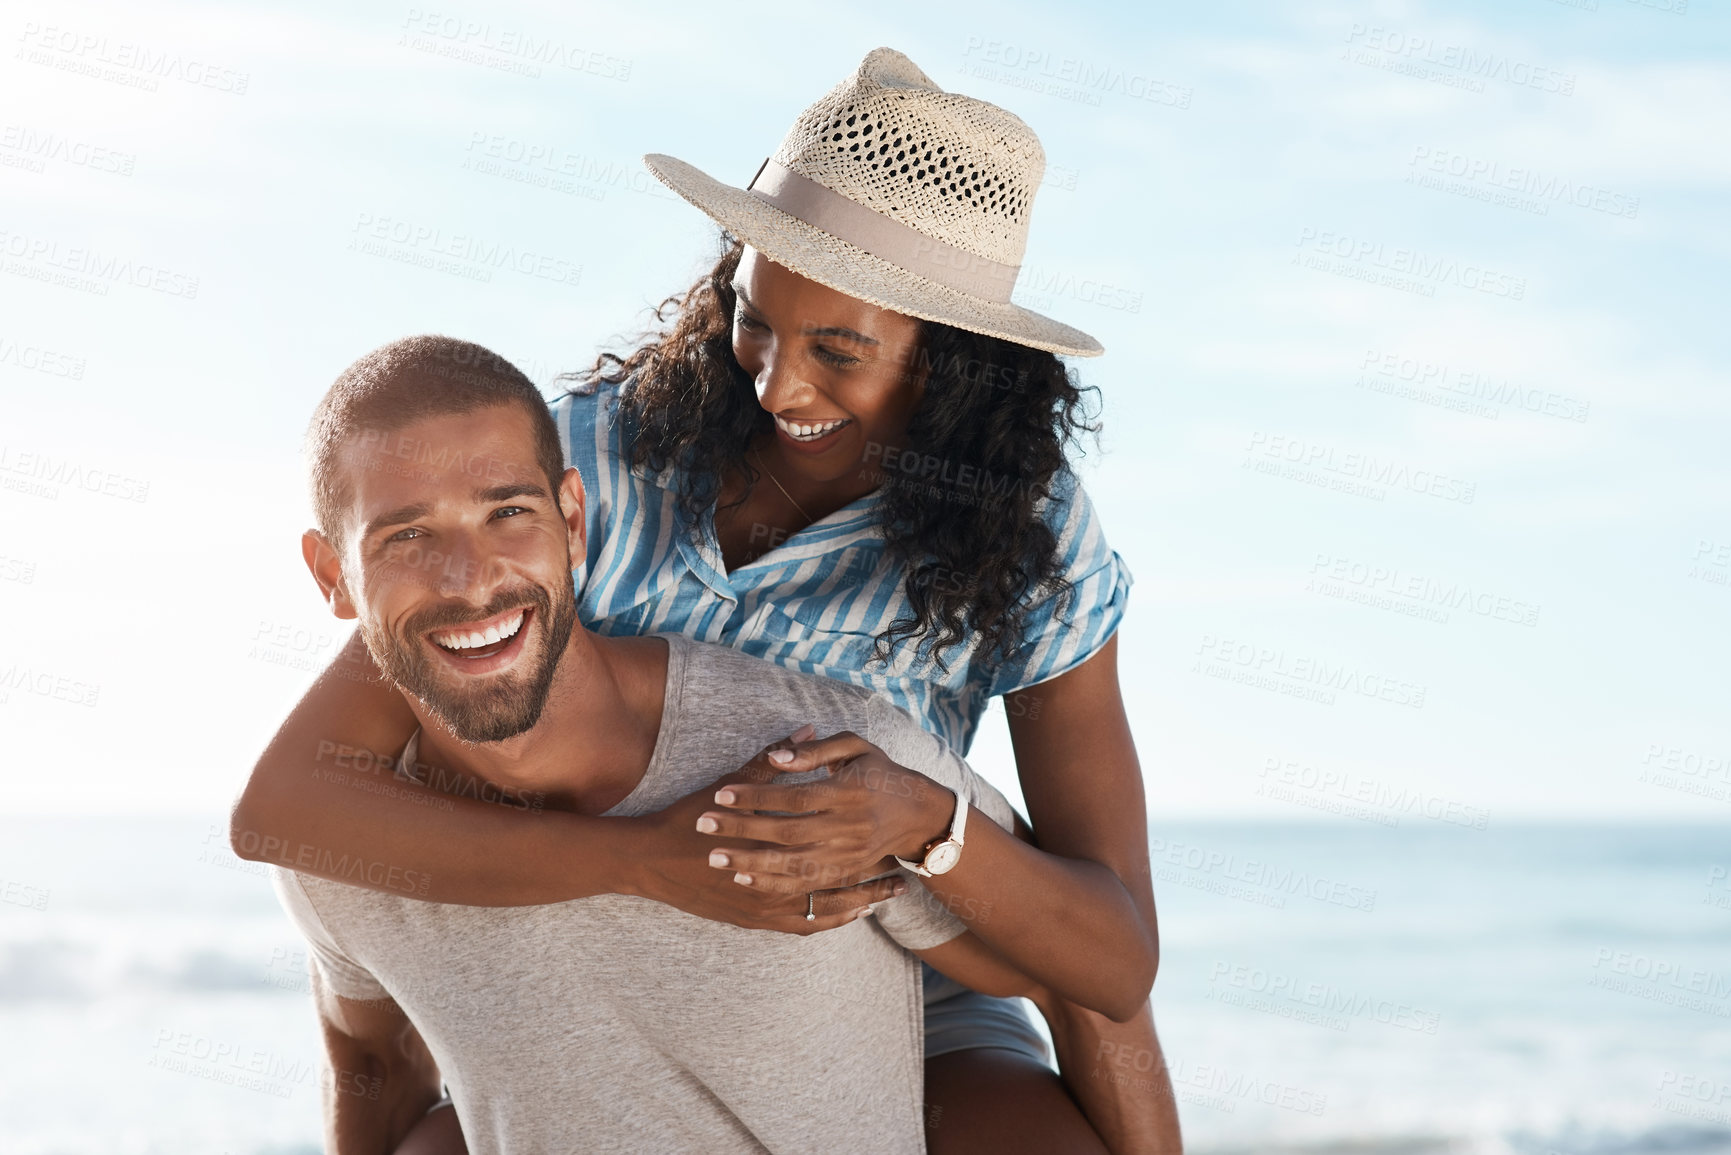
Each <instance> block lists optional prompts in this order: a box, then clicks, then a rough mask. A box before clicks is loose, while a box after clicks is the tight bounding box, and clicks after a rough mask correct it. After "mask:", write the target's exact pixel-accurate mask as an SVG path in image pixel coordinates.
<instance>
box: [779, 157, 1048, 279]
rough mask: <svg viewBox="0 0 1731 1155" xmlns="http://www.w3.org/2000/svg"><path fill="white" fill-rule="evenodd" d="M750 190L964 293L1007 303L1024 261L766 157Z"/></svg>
mask: <svg viewBox="0 0 1731 1155" xmlns="http://www.w3.org/2000/svg"><path fill="white" fill-rule="evenodd" d="M746 191H748V192H750V193H751V194H752V195H753V196H755V197H757V198H758V199H759V200H761V201H763V202H764V203H766V204H770V205H773V206H775V207H776V208H778V209H780V210H781V211H782V212H784V213H787V214H788V215H789V216H793V217H798V218H799V219H800V220H802V221H804V222H805V223H806V224H808V225H811V226H812V227H813V228H818V229H822V230H823V231H824V232H826V233H828V234H829V235H830V236H832V237H835V238H836V239H837V240H841V241H846V242H847V243H848V244H850V245H853V246H854V247H855V248H858V249H863V250H864V251H866V252H868V253H870V254H871V255H872V256H874V257H877V258H878V259H879V260H884V261H889V262H890V263H891V264H894V265H899V266H900V267H901V268H903V269H906V270H907V271H908V272H910V273H914V274H916V275H918V276H921V277H924V278H925V279H926V280H928V281H936V282H937V283H938V284H940V285H944V286H946V287H948V288H951V289H954V290H956V291H957V292H959V293H967V294H969V295H971V296H975V297H979V298H982V299H984V300H987V301H993V302H996V303H998V304H1007V303H1008V302H1009V300H1010V293H1011V291H1012V290H1013V289H1014V288H1015V287H1016V274H1017V273H1019V272H1020V271H1021V266H1019V265H1006V264H1003V263H1002V262H1000V261H994V260H990V259H988V258H986V257H981V256H976V255H975V254H973V253H970V252H968V251H967V250H966V249H959V248H957V247H956V246H955V245H951V244H946V243H945V242H943V241H940V240H937V239H936V238H933V237H928V236H927V235H926V234H924V233H922V232H920V231H919V230H918V229H915V228H912V227H910V226H908V225H904V224H902V223H901V222H900V221H898V220H893V219H891V218H890V217H886V216H884V215H883V214H882V213H878V212H873V211H872V210H871V209H868V208H867V207H865V206H864V205H862V204H860V203H859V202H858V201H853V200H849V199H848V198H847V197H845V196H843V195H842V194H841V193H838V192H836V191H835V190H834V189H830V188H827V187H825V186H824V185H821V184H819V183H818V182H816V181H814V180H811V179H809V178H808V177H803V176H801V175H800V174H799V173H797V172H794V171H793V170H792V169H790V168H787V167H786V166H784V165H780V164H777V163H776V162H775V161H774V160H773V159H770V160H765V161H764V162H763V167H762V168H760V169H758V170H757V176H755V177H753V178H752V181H751V184H750V185H748V186H747V188H746Z"/></svg>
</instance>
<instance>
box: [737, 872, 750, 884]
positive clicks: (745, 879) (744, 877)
mask: <svg viewBox="0 0 1731 1155" xmlns="http://www.w3.org/2000/svg"><path fill="white" fill-rule="evenodd" d="M733 881H735V882H737V883H739V885H741V886H750V885H751V875H749V874H736V875H734V876H733Z"/></svg>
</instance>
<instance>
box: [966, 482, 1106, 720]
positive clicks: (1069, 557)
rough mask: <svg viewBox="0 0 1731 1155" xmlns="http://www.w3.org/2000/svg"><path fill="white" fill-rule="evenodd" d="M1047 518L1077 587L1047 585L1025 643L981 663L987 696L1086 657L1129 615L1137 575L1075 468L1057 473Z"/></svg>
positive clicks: (1033, 610) (1032, 610) (1031, 614)
mask: <svg viewBox="0 0 1731 1155" xmlns="http://www.w3.org/2000/svg"><path fill="white" fill-rule="evenodd" d="M1045 518H1046V523H1047V524H1048V525H1050V526H1051V527H1052V532H1053V533H1055V534H1056V535H1057V537H1058V557H1059V559H1060V562H1061V563H1062V565H1063V571H1062V572H1063V576H1064V578H1065V580H1066V581H1068V582H1069V583H1070V586H1071V588H1070V589H1069V590H1068V591H1067V592H1064V593H1045V594H1043V595H1042V596H1041V597H1040V599H1039V600H1038V601H1036V602H1035V603H1034V604H1033V605H1032V606H1031V607H1030V609H1029V613H1028V617H1027V624H1026V626H1025V627H1024V637H1023V640H1022V643H1021V645H1020V646H1018V647H1017V648H1016V649H1015V650H1014V651H1013V652H1012V653H1011V654H1010V655H1009V657H1008V658H1006V659H1005V660H1004V661H1003V662H1002V663H1000V664H999V665H997V666H996V667H993V668H990V669H986V670H982V671H981V677H980V679H979V681H978V682H977V683H976V685H978V686H979V688H980V692H981V694H982V696H983V697H984V698H986V699H991V698H995V697H998V696H999V695H1001V694H1008V693H1012V692H1014V691H1016V690H1022V689H1026V688H1027V687H1029V686H1033V685H1038V684H1039V683H1041V682H1045V681H1049V680H1050V679H1052V678H1055V677H1057V676H1058V675H1059V674H1062V673H1064V672H1066V671H1068V670H1071V669H1073V668H1075V667H1076V666H1079V665H1081V664H1082V663H1083V662H1085V661H1087V660H1088V659H1089V658H1091V657H1093V656H1094V655H1095V654H1096V653H1097V652H1099V650H1100V647H1101V646H1104V645H1105V644H1106V643H1107V641H1109V640H1110V639H1111V637H1112V634H1113V632H1114V631H1116V630H1117V628H1118V623H1119V622H1120V621H1122V620H1123V617H1124V607H1125V604H1126V603H1127V602H1128V600H1129V597H1130V585H1131V583H1132V582H1133V581H1135V578H1134V577H1133V576H1132V575H1131V573H1130V567H1129V566H1128V565H1126V564H1125V562H1124V559H1123V558H1121V557H1119V556H1118V554H1117V553H1116V552H1114V551H1113V549H1112V547H1111V546H1109V545H1107V544H1106V535H1105V533H1104V531H1103V530H1102V529H1101V527H1100V519H1099V517H1098V516H1096V514H1095V513H1094V503H1093V502H1092V501H1090V500H1089V499H1088V493H1087V491H1086V490H1085V489H1083V488H1082V483H1081V481H1080V479H1078V478H1077V477H1076V474H1075V473H1074V472H1073V471H1071V470H1069V469H1065V470H1062V471H1060V472H1059V473H1058V475H1057V476H1056V477H1054V478H1053V480H1052V497H1051V500H1050V501H1048V502H1047V504H1046V507H1045Z"/></svg>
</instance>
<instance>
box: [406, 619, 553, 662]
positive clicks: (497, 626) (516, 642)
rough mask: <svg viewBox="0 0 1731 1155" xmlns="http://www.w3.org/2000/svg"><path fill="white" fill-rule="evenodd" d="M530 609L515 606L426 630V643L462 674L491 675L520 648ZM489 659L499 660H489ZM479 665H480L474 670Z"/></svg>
mask: <svg viewBox="0 0 1731 1155" xmlns="http://www.w3.org/2000/svg"><path fill="white" fill-rule="evenodd" d="M534 612H535V611H534V610H533V609H531V608H529V607H528V606H519V607H517V608H516V609H513V610H506V611H505V612H504V613H502V614H498V615H496V616H494V617H491V618H483V619H481V620H480V621H475V622H465V623H464V624H462V625H459V626H445V627H441V628H440V629H436V630H429V631H427V635H426V636H427V640H428V641H430V642H432V643H433V645H434V646H435V647H436V648H437V649H438V651H439V652H440V653H441V654H443V655H444V656H445V657H446V658H447V659H449V660H450V661H452V662H454V663H455V664H456V665H458V666H459V667H460V668H461V669H462V670H463V671H464V672H465V673H471V674H479V673H491V672H492V671H494V670H497V669H503V668H504V667H505V666H508V665H510V663H511V660H512V659H513V658H515V657H516V656H517V654H518V653H520V652H521V651H522V649H523V637H524V635H525V634H526V633H527V630H525V628H524V627H525V626H526V625H527V624H528V622H529V619H530V618H531V617H532V616H533V614H534ZM490 659H499V660H498V661H492V660H490ZM480 663H485V665H484V666H482V667H480V668H477V667H478V665H479V664H480Z"/></svg>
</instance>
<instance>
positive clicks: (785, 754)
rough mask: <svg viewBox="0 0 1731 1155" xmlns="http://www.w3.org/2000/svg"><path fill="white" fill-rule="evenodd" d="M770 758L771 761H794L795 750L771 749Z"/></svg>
mask: <svg viewBox="0 0 1731 1155" xmlns="http://www.w3.org/2000/svg"><path fill="white" fill-rule="evenodd" d="M769 760H770V761H771V762H792V761H793V751H792V750H771V751H770V752H769Z"/></svg>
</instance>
